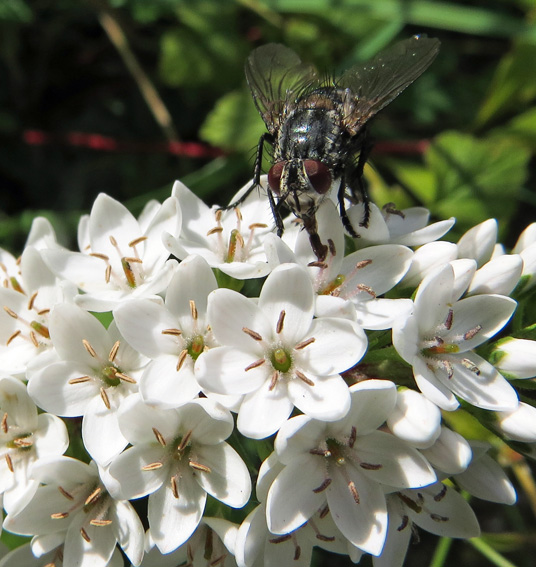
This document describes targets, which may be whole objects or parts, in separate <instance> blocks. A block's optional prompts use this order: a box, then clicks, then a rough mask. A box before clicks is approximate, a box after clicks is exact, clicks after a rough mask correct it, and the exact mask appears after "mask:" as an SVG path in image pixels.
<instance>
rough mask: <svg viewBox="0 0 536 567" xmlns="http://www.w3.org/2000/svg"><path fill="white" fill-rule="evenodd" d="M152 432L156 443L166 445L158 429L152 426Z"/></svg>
mask: <svg viewBox="0 0 536 567" xmlns="http://www.w3.org/2000/svg"><path fill="white" fill-rule="evenodd" d="M153 433H154V436H155V437H156V440H157V441H158V443H160V445H162V447H165V446H166V440H165V439H164V436H163V435H162V433H160V431H158V429H156V427H153Z"/></svg>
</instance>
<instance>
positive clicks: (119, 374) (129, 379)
mask: <svg viewBox="0 0 536 567" xmlns="http://www.w3.org/2000/svg"><path fill="white" fill-rule="evenodd" d="M115 377H116V378H119V380H123V382H128V383H129V384H137V382H136V380H134V378H132V376H129V375H128V374H123V372H116V373H115Z"/></svg>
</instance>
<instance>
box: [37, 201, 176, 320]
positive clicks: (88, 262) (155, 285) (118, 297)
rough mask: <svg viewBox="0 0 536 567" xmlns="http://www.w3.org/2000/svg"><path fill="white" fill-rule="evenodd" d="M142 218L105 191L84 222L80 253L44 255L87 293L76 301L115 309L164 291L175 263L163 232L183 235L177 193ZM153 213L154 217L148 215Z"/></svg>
mask: <svg viewBox="0 0 536 567" xmlns="http://www.w3.org/2000/svg"><path fill="white" fill-rule="evenodd" d="M150 213H151V214H150V215H144V216H143V218H142V219H141V220H140V221H138V220H136V219H135V218H134V216H133V215H132V214H131V213H130V212H129V211H128V210H127V209H126V207H124V206H123V205H122V204H121V203H119V202H118V201H116V200H115V199H112V198H111V197H109V196H108V195H105V194H104V193H101V194H100V195H99V196H98V197H97V199H96V200H95V203H94V204H93V208H92V209H91V214H90V216H89V217H85V221H84V219H83V220H81V227H80V228H79V244H80V246H81V252H70V251H68V250H63V249H55V250H45V251H43V257H44V259H45V261H46V262H47V264H48V265H49V266H50V268H51V269H52V270H53V271H54V272H55V273H56V274H57V275H58V276H60V277H62V278H64V279H66V280H69V281H71V282H73V283H75V284H76V285H77V286H78V288H79V289H80V290H81V291H82V292H84V294H83V295H79V296H78V297H77V299H76V301H77V303H78V304H79V305H81V306H82V307H84V308H85V309H88V310H91V311H97V312H102V311H110V310H111V309H113V308H114V307H115V306H116V305H117V304H118V303H119V302H121V301H124V300H125V299H128V298H132V297H153V296H154V295H155V294H157V293H160V292H162V291H163V290H164V289H165V288H166V286H167V284H168V282H169V279H170V278H171V275H172V272H173V269H174V268H175V266H176V262H175V261H174V260H168V257H169V252H168V251H167V249H166V248H165V247H164V245H163V244H162V240H161V237H162V233H163V232H164V231H166V232H171V234H178V233H179V231H180V226H181V211H180V208H179V204H178V201H177V199H176V198H175V197H169V198H168V199H167V200H166V201H164V203H163V204H162V205H160V206H159V207H158V209H156V210H155V209H154V208H151V210H150ZM148 217H149V218H148Z"/></svg>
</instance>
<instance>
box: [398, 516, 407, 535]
mask: <svg viewBox="0 0 536 567" xmlns="http://www.w3.org/2000/svg"><path fill="white" fill-rule="evenodd" d="M408 524H409V518H408V517H407V516H405V515H404V516H402V523H401V524H400V525H399V526H398V528H396V531H398V532H401V531H403V530H405V529H406V528H407V526H408Z"/></svg>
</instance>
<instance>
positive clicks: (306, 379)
mask: <svg viewBox="0 0 536 567" xmlns="http://www.w3.org/2000/svg"><path fill="white" fill-rule="evenodd" d="M294 374H296V376H297V377H298V378H299V379H300V380H301V381H302V382H305V383H306V384H307V385H308V386H314V385H315V383H314V382H313V381H312V380H311V379H310V378H307V376H305V374H304V373H303V372H300V371H299V370H295V371H294Z"/></svg>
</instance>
